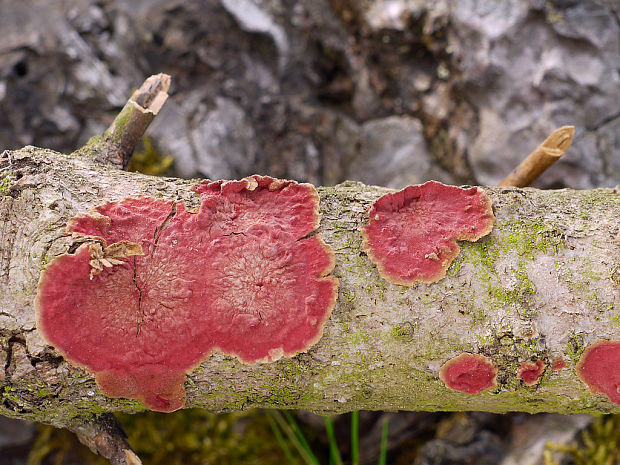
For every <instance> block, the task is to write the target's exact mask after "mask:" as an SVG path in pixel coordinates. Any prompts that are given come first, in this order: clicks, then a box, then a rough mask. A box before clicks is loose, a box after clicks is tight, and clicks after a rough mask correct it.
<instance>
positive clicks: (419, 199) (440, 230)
mask: <svg viewBox="0 0 620 465" xmlns="http://www.w3.org/2000/svg"><path fill="white" fill-rule="evenodd" d="M368 216H369V217H370V221H369V223H368V225H367V226H364V227H363V229H362V236H363V247H364V250H365V251H366V253H367V254H368V257H369V258H370V260H371V261H372V262H373V263H374V264H375V265H377V268H378V270H379V274H380V275H381V276H382V277H383V278H384V279H386V280H387V281H389V282H391V283H394V284H401V285H404V286H412V285H413V284H415V283H416V282H423V283H434V282H437V281H439V280H440V279H442V278H443V277H444V276H445V275H446V270H447V269H448V266H450V263H451V262H452V260H454V259H455V258H456V256H457V255H458V253H459V250H460V248H459V246H458V244H457V243H456V241H457V240H459V241H464V240H466V241H476V240H478V239H480V238H481V237H483V236H486V235H487V234H488V233H489V232H491V229H492V228H493V221H494V216H493V210H492V208H491V199H490V198H489V197H488V196H487V195H486V193H485V192H484V191H483V190H482V189H481V188H479V187H472V188H469V189H463V188H460V187H456V186H447V185H445V184H442V183H440V182H437V181H429V182H427V183H424V184H422V185H416V186H408V187H406V188H405V189H403V190H401V191H399V192H394V193H392V194H386V195H384V196H382V197H380V198H379V199H378V200H377V201H376V202H375V203H374V204H373V205H372V206H371V207H370V209H369V210H368Z"/></svg>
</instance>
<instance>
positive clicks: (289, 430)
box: [273, 410, 321, 465]
mask: <svg viewBox="0 0 620 465" xmlns="http://www.w3.org/2000/svg"><path fill="white" fill-rule="evenodd" d="M273 413H274V418H275V420H276V421H277V422H278V425H279V426H280V428H282V430H283V431H284V432H285V433H286V436H287V437H288V438H289V440H290V441H291V442H292V443H293V445H294V446H295V449H297V452H299V455H301V458H302V459H303V460H304V462H305V463H306V465H321V464H320V463H319V461H318V459H317V458H316V456H315V455H314V453H313V452H312V449H310V446H309V445H308V442H307V441H306V438H305V437H304V434H303V432H302V431H301V429H300V428H299V426H297V423H296V422H295V419H294V418H293V415H291V414H290V413H289V412H287V411H285V412H284V416H283V415H282V413H281V412H279V411H277V410H273ZM285 417H286V419H285Z"/></svg>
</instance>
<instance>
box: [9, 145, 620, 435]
mask: <svg viewBox="0 0 620 465" xmlns="http://www.w3.org/2000/svg"><path fill="white" fill-rule="evenodd" d="M80 153H81V154H82V155H84V154H86V153H87V150H86V151H85V150H82V151H81V152H80ZM0 169H2V171H0V176H2V178H1V180H2V182H1V183H0V185H2V191H1V194H2V197H0V233H1V235H0V282H1V283H2V293H1V294H0V360H5V364H4V370H3V371H2V370H0V395H1V396H2V399H1V402H0V414H2V415H5V416H9V417H14V418H23V419H32V420H36V421H42V422H47V423H52V424H55V425H59V426H63V425H67V424H69V423H70V420H71V419H72V418H75V417H78V416H85V415H86V416H87V415H92V414H100V413H103V412H112V411H125V412H135V411H139V410H141V409H142V406H141V404H140V403H138V402H136V401H130V400H124V399H110V398H107V397H105V396H104V395H102V394H101V393H100V392H99V390H98V389H97V386H96V384H95V382H94V378H93V377H92V376H91V375H90V374H89V373H88V372H86V371H84V370H82V369H79V368H74V367H72V366H70V365H69V364H68V363H67V362H66V361H64V360H63V359H62V358H61V357H59V356H58V354H57V353H55V352H54V350H53V349H52V348H50V347H49V346H47V345H46V344H45V342H44V341H43V340H42V339H41V337H40V335H39V334H38V333H37V330H36V327H35V318H34V309H33V300H34V297H35V295H36V292H37V284H38V279H39V275H40V272H41V270H42V269H43V268H44V267H45V266H46V264H47V263H49V262H50V261H51V260H52V259H53V258H54V257H56V256H58V255H61V254H64V253H67V252H68V251H70V250H72V249H73V248H74V247H75V243H74V242H75V239H74V238H72V237H71V235H68V234H66V233H65V231H64V228H65V226H66V224H67V221H68V220H69V218H71V217H72V216H74V215H75V214H76V213H78V212H84V211H87V210H89V209H91V208H92V207H94V206H96V205H97V204H99V203H101V202H102V199H104V198H105V199H111V200H117V199H121V198H123V197H125V196H128V195H135V194H143V195H152V196H158V197H159V196H163V197H166V198H171V199H176V200H185V201H186V203H187V204H188V205H190V206H195V205H196V204H197V196H196V195H195V194H193V193H192V192H191V191H190V187H191V185H192V184H193V182H192V181H186V180H179V179H171V178H152V177H148V176H144V175H140V174H135V173H127V172H123V171H119V170H116V169H113V168H110V167H106V166H102V165H99V164H97V163H95V162H93V161H92V159H91V158H89V157H87V156H79V157H78V156H75V155H73V156H67V155H62V154H59V153H56V152H52V151H49V150H43V149H38V148H34V147H26V148H24V149H22V150H18V151H14V152H5V153H4V155H3V158H2V160H0ZM485 190H486V192H487V193H488V194H489V195H490V196H491V198H492V200H493V208H494V212H495V216H496V223H495V227H494V229H493V231H492V232H491V234H490V235H489V236H487V237H485V238H483V239H481V240H480V241H478V242H477V243H462V244H461V247H462V250H461V253H460V255H459V257H457V259H456V260H455V261H454V263H453V264H452V265H451V267H450V269H449V271H448V275H447V276H446V277H445V278H444V279H443V280H441V281H440V282H438V283H435V284H430V285H424V284H419V285H417V286H414V287H410V288H407V287H403V286H398V285H392V284H389V283H387V282H386V281H385V280H384V279H382V278H381V277H380V276H379V275H378V273H377V270H376V268H375V267H374V266H373V265H372V263H371V262H370V261H369V260H368V258H367V257H366V255H365V254H364V253H363V251H362V249H361V237H360V234H359V231H360V227H361V226H362V225H363V224H364V223H365V222H366V221H367V218H366V214H365V211H366V209H367V208H368V206H369V205H370V204H371V203H372V202H373V201H374V200H375V199H377V198H378V197H379V196H381V195H382V194H384V193H385V192H387V191H388V190H387V189H385V188H381V187H372V186H365V185H363V184H359V183H354V182H347V183H344V184H340V185H338V186H335V187H322V188H319V193H320V195H321V211H322V213H323V217H322V223H321V227H320V232H321V233H322V235H323V238H324V239H325V241H326V242H327V243H328V244H330V245H331V246H332V247H333V248H334V250H335V252H336V268H335V269H334V272H333V273H334V275H335V276H337V277H338V279H339V280H340V288H339V296H338V303H337V305H336V308H335V309H334V311H333V313H332V316H331V318H330V320H329V321H328V322H327V324H326V326H325V332H324V335H323V337H322V339H321V340H320V341H319V342H318V343H317V344H316V345H315V346H314V347H312V348H311V349H310V350H309V351H308V352H307V353H304V354H300V355H298V356H296V357H294V358H292V359H284V360H281V361H278V362H275V363H271V364H258V365H254V366H248V365H244V364H242V363H240V362H239V361H238V360H236V359H235V358H233V357H229V356H224V355H219V354H216V355H213V356H212V357H210V358H209V359H208V360H207V361H205V362H204V363H202V365H201V366H200V367H199V368H198V369H197V370H195V371H194V372H193V373H191V374H190V375H188V377H187V382H186V385H185V387H186V390H187V407H203V408H206V409H209V410H214V411H220V410H239V409H249V408H254V407H276V408H302V409H307V410H311V411H314V412H319V413H338V412H345V411H350V410H354V409H381V410H426V411H434V410H484V411H492V412H508V411H527V412H560V413H577V412H617V413H618V412H620V406H617V405H614V404H612V403H611V402H610V401H609V400H608V399H607V398H606V397H604V396H601V395H592V394H591V393H589V391H588V389H587V387H586V386H585V385H584V384H583V383H582V382H581V381H580V380H579V379H578V378H577V377H576V375H575V363H576V361H577V360H578V358H579V355H580V353H581V351H582V350H583V349H584V348H585V347H587V345H589V344H591V343H593V342H595V341H597V340H599V339H620V299H619V288H620V258H619V255H620V254H619V253H618V252H619V249H620V239H619V238H618V230H619V228H620V195H619V192H618V189H617V188H616V189H615V190H614V189H595V190H583V191H575V190H558V191H540V190H536V189H516V188H485ZM462 352H474V353H481V354H484V355H486V356H487V357H489V358H491V359H492V360H493V361H494V362H496V363H497V365H498V367H499V374H498V387H497V388H496V389H493V390H490V391H485V392H484V393H482V394H479V395H474V396H471V395H467V394H463V393H459V392H454V391H450V390H448V389H447V388H446V387H445V386H444V384H443V383H442V381H440V380H439V378H438V371H439V368H440V367H441V365H442V364H443V363H444V362H445V361H446V360H448V359H450V358H452V357H454V356H456V355H458V354H460V353H462ZM557 358H563V359H564V360H565V361H566V362H568V366H567V367H566V368H565V369H563V370H559V371H553V370H551V369H550V368H549V365H550V364H551V362H552V361H553V360H555V359H557ZM536 359H542V360H544V361H545V362H546V363H547V369H546V370H545V373H544V376H543V378H542V379H541V381H540V382H539V383H538V385H536V386H533V387H526V386H524V385H523V384H522V383H521V382H520V380H518V379H517V377H516V370H517V367H518V366H519V363H520V362H521V361H526V360H536ZM0 363H2V362H1V361H0Z"/></svg>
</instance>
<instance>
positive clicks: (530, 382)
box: [517, 360, 546, 386]
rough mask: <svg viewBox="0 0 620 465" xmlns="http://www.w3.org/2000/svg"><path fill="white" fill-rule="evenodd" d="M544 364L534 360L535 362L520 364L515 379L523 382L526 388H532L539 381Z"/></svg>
mask: <svg viewBox="0 0 620 465" xmlns="http://www.w3.org/2000/svg"><path fill="white" fill-rule="evenodd" d="M545 367H546V365H545V362H543V361H542V360H536V362H535V363H534V362H521V365H519V368H517V378H519V379H521V380H523V384H525V385H526V386H534V385H535V384H536V383H538V381H539V380H540V377H541V376H542V374H543V372H544V371H545Z"/></svg>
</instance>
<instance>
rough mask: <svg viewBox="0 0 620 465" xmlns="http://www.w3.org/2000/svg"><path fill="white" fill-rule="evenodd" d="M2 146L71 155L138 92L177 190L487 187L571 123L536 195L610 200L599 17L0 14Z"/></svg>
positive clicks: (604, 22) (273, 0)
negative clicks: (594, 191)
mask: <svg viewBox="0 0 620 465" xmlns="http://www.w3.org/2000/svg"><path fill="white" fill-rule="evenodd" d="M0 30H2V35H1V36H0V147H2V148H16V147H20V146H23V145H26V144H35V145H39V146H46V147H49V148H53V149H57V150H61V151H64V152H70V151H72V150H74V149H76V148H77V147H78V146H80V144H82V143H83V142H85V141H86V140H87V139H88V138H89V137H90V136H92V135H94V134H98V133H101V132H102V131H103V130H104V129H105V127H107V125H108V124H109V123H110V122H111V120H112V118H113V116H114V115H115V114H116V112H117V111H118V110H119V108H120V107H121V106H122V105H123V103H124V102H125V100H126V98H127V97H128V96H129V94H130V92H131V90H132V88H134V87H136V86H137V85H139V84H140V83H141V82H142V80H143V79H144V77H145V76H148V75H150V74H153V73H157V72H166V73H169V74H171V75H172V76H173V89H172V97H171V99H170V100H169V102H168V103H167V104H166V106H165V107H164V109H163V111H162V112H161V113H160V115H159V116H158V118H157V119H156V122H155V123H154V126H153V127H152V128H151V131H150V135H151V137H152V139H153V141H154V142H155V143H156V146H157V147H158V149H159V150H160V151H161V152H163V153H164V154H173V155H174V156H175V158H176V163H175V169H176V174H179V175H182V176H184V177H192V176H205V177H211V178H220V177H225V178H236V177H240V176H244V175H248V174H251V173H254V172H261V173H267V174H270V175H273V176H278V177H288V178H295V179H298V180H303V181H310V182H313V183H317V184H334V183H337V182H339V181H342V180H344V179H345V178H352V179H358V180H362V181H364V182H366V183H371V184H382V185H389V186H391V187H402V186H404V185H406V184H408V183H417V182H423V181H425V180H428V179H431V178H434V179H438V180H441V181H444V182H451V183H482V184H494V183H497V182H498V181H500V180H501V178H502V177H503V176H504V175H505V174H507V173H508V172H509V171H510V170H511V169H512V168H513V167H514V166H515V165H516V164H517V163H518V161H519V160H520V159H521V158H523V157H524V156H525V155H527V153H529V151H530V150H531V149H533V148H534V147H535V146H536V145H538V143H540V142H541V141H542V140H543V139H544V138H545V137H546V136H547V135H548V133H549V132H550V131H551V130H552V129H554V128H556V127H559V126H561V125H565V124H574V125H575V126H576V137H575V141H574V144H573V147H572V148H571V149H570V150H569V152H568V154H567V156H566V157H565V159H563V160H562V161H561V162H559V163H558V165H556V166H555V167H554V168H553V169H552V170H551V171H549V172H548V173H547V174H545V175H544V176H543V177H542V178H541V179H540V180H539V181H538V183H537V185H538V186H539V187H573V188H586V187H596V186H612V185H616V184H618V183H620V110H619V109H618V102H619V101H620V76H619V71H618V70H619V69H620V20H619V7H618V4H617V3H616V2H610V1H602V0H600V1H594V0H585V1H560V0H555V1H550V2H542V1H540V0H535V1H527V0H510V1H502V2H499V1H493V2H480V1H476V0H462V1H459V2H450V1H448V0H440V1H430V0H419V1H414V0H365V1H352V0H300V1H297V2H288V1H284V0H243V1H232V0H219V1H200V0H186V1H181V0H156V1H152V0H148V1H147V0H131V1H130V0H115V1H109V2H98V1H95V0H71V1H69V0H64V1H59V2H47V1H45V0H28V1H22V2H15V1H13V0H0Z"/></svg>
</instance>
